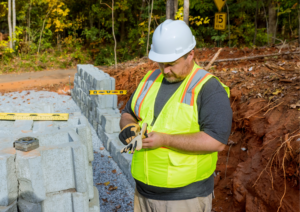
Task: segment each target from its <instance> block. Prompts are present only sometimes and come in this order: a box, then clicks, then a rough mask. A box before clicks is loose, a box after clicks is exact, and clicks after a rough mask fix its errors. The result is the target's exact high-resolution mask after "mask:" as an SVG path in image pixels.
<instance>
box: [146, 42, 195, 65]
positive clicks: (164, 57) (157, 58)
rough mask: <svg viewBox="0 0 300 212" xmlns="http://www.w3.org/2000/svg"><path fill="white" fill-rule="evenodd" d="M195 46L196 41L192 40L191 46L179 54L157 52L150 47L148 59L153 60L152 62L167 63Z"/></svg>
mask: <svg viewBox="0 0 300 212" xmlns="http://www.w3.org/2000/svg"><path fill="white" fill-rule="evenodd" d="M195 46H196V42H194V45H193V46H192V47H190V48H189V49H187V50H185V51H184V52H182V53H180V54H176V53H173V54H157V53H156V52H154V51H153V50H152V49H151V50H150V52H149V56H148V57H149V59H150V60H152V61H154V62H158V63H169V62H174V61H175V60H177V59H179V58H180V57H182V56H183V55H185V54H186V53H188V52H190V51H191V50H193V49H194V47H195Z"/></svg>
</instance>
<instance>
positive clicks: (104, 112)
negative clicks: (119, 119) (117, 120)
mask: <svg viewBox="0 0 300 212" xmlns="http://www.w3.org/2000/svg"><path fill="white" fill-rule="evenodd" d="M104 115H117V113H116V111H115V110H113V109H112V108H106V109H99V108H97V109H96V114H95V119H96V121H97V122H98V123H100V124H102V116H104Z"/></svg>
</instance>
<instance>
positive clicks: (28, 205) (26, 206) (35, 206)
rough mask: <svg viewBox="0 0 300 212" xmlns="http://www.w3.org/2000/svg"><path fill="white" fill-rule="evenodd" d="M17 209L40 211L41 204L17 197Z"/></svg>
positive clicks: (20, 210) (24, 211) (25, 211)
mask: <svg viewBox="0 0 300 212" xmlns="http://www.w3.org/2000/svg"><path fill="white" fill-rule="evenodd" d="M18 209H19V212H42V205H41V203H32V202H27V201H26V200H23V199H21V198H19V200H18Z"/></svg>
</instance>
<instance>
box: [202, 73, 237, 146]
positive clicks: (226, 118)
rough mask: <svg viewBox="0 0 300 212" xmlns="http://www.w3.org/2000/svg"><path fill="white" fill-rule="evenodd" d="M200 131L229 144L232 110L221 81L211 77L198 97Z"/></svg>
mask: <svg viewBox="0 0 300 212" xmlns="http://www.w3.org/2000/svg"><path fill="white" fill-rule="evenodd" d="M197 105H198V115H199V116H198V123H199V126H200V131H203V132H205V133H206V134H208V135H209V136H211V137H213V138H214V139H216V140H218V141H219V142H221V143H223V144H227V141H228V138H229V135H230V132H231V124H232V110H231V107H230V101H229V98H228V96H227V93H226V91H225V89H224V88H223V86H222V85H221V84H220V82H219V81H218V80H217V79H215V78H211V79H210V80H208V81H207V82H206V83H205V84H204V85H203V87H202V89H201V90H200V92H199V95H198V97H197Z"/></svg>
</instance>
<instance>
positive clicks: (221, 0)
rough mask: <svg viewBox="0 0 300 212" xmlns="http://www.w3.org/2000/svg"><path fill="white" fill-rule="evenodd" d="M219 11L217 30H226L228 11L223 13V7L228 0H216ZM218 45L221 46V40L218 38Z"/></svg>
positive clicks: (216, 16) (215, 26)
mask: <svg viewBox="0 0 300 212" xmlns="http://www.w3.org/2000/svg"><path fill="white" fill-rule="evenodd" d="M214 2H215V4H216V6H217V8H218V11H219V12H218V13H215V25H214V28H215V30H225V28H226V17H227V13H222V12H221V11H222V8H223V7H224V5H225V3H226V0H214ZM218 36H220V31H218ZM218 47H220V40H218Z"/></svg>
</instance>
